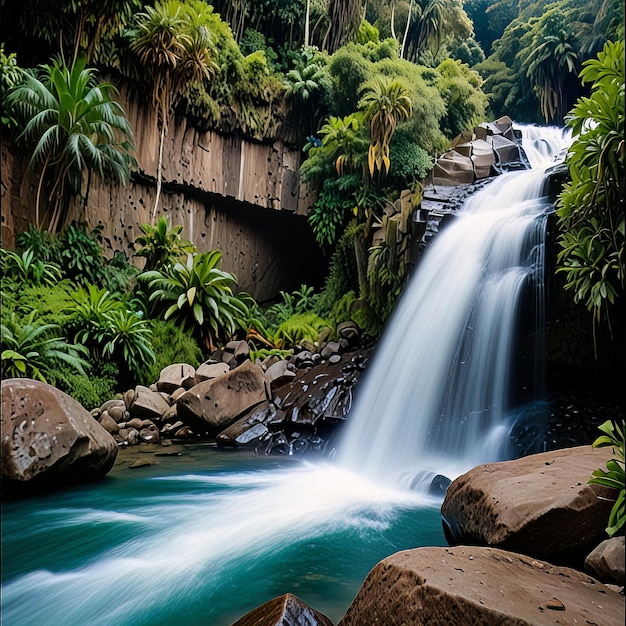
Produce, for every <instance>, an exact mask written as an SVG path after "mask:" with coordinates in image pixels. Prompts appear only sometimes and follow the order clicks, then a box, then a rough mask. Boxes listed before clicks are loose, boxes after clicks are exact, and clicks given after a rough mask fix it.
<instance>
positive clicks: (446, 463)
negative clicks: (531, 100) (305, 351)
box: [339, 127, 567, 486]
mask: <svg viewBox="0 0 626 626" xmlns="http://www.w3.org/2000/svg"><path fill="white" fill-rule="evenodd" d="M522 137H523V147H524V149H525V151H526V153H527V156H528V159H529V161H530V163H531V166H532V167H533V169H532V170H525V171H518V172H511V173H508V174H504V175H502V176H500V177H499V178H497V179H495V180H494V181H493V182H491V183H490V184H489V185H487V186H486V187H484V188H483V189H482V190H480V191H478V192H477V193H476V194H474V195H473V196H471V197H470V199H469V200H468V201H467V202H466V203H465V205H464V207H463V209H462V210H461V211H460V213H459V215H458V217H457V218H456V219H455V220H454V222H453V223H452V224H451V225H450V226H448V227H447V228H446V229H445V230H444V231H443V232H442V233H440V234H439V236H438V238H437V240H436V242H435V243H434V244H433V245H432V246H431V248H430V249H429V250H428V251H427V253H426V254H425V255H424V258H423V259H422V261H421V263H420V265H419V268H418V270H417V272H416V274H415V275H414V276H413V277H412V279H411V280H410V283H409V285H408V286H407V288H406V289H405V293H404V294H403V296H402V299H401V301H400V303H399V306H398V308H397V310H396V312H395V313H394V315H393V317H392V319H391V320H390V323H389V324H388V327H387V330H386V334H385V336H384V337H383V340H382V341H381V342H380V344H379V347H378V348H377V353H376V355H375V358H374V359H373V363H372V364H371V365H370V367H369V368H368V371H367V374H366V378H365V381H364V385H363V386H362V388H361V389H360V390H359V396H358V398H357V402H356V404H355V406H354V408H353V410H352V412H351V416H350V421H349V424H348V427H347V432H346V434H345V437H344V439H343V440H342V442H341V452H340V455H339V462H340V463H342V464H343V465H344V466H346V467H349V468H351V469H353V470H355V471H358V472H360V473H361V474H364V475H367V476H369V477H370V478H372V479H375V480H378V481H382V482H384V483H385V484H394V483H399V484H400V485H402V486H411V485H412V484H413V486H415V482H416V481H418V482H419V481H420V477H423V475H424V473H425V472H426V474H428V473H429V472H430V473H431V474H430V475H432V473H435V472H442V471H443V472H445V473H446V475H447V476H453V477H454V476H457V475H458V474H460V473H462V472H463V471H466V470H467V469H469V468H470V467H471V466H474V465H476V464H478V463H481V462H485V461H492V460H497V459H501V458H504V457H506V456H508V455H509V454H510V452H509V450H508V449H507V445H508V439H509V438H508V433H509V430H510V426H511V424H510V421H509V420H508V419H507V418H508V414H509V412H510V410H511V409H512V408H513V407H512V406H511V403H510V394H511V367H512V364H513V356H514V354H513V349H514V343H515V337H516V335H515V333H516V322H517V318H518V308H519V302H520V296H521V295H522V294H523V293H524V291H526V290H528V288H529V286H530V287H531V291H532V292H533V293H532V295H533V296H534V297H535V298H536V299H537V308H538V309H539V313H540V312H541V310H542V306H541V289H542V272H543V249H544V241H543V238H544V233H545V221H546V216H547V212H548V211H549V209H550V208H551V207H552V203H551V200H550V199H549V198H547V197H545V192H544V183H545V180H546V174H545V173H544V170H543V168H544V167H546V166H547V165H549V164H551V163H553V162H554V157H555V155H556V154H558V153H560V152H562V150H563V149H564V148H565V147H566V146H567V137H566V135H565V134H564V133H563V131H561V130H559V129H541V131H539V130H538V129H536V128H535V127H525V128H523V129H522ZM538 323H539V324H540V323H541V320H538ZM526 391H527V392H528V394H527V395H528V396H529V397H528V398H527V399H528V400H529V401H532V400H537V399H538V398H537V397H536V391H538V390H535V393H533V390H526ZM534 410H535V411H536V410H537V407H536V406H535V407H534Z"/></svg>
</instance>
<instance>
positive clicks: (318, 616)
mask: <svg viewBox="0 0 626 626" xmlns="http://www.w3.org/2000/svg"><path fill="white" fill-rule="evenodd" d="M291 625H293V626H333V623H332V622H331V621H330V620H329V619H328V618H327V617H326V616H325V615H323V614H322V613H319V612H318V611H316V610H314V609H312V608H311V607H310V606H308V605H307V604H305V603H304V602H302V600H300V599H299V598H298V597H297V596H294V595H293V594H291V593H287V594H285V595H284V596H280V597H279V598H274V599H273V600H270V601H269V602H266V603H265V604H262V605H261V606H259V607H257V608H256V609H253V610H252V611H250V612H249V613H246V614H245V615H244V616H243V617H242V618H240V619H238V620H237V621H236V622H235V623H234V624H233V626H291Z"/></svg>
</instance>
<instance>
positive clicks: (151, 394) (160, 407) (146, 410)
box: [129, 385, 170, 419]
mask: <svg viewBox="0 0 626 626" xmlns="http://www.w3.org/2000/svg"><path fill="white" fill-rule="evenodd" d="M169 408H170V405H169V404H168V403H167V402H166V401H165V400H164V399H163V396H161V395H160V394H159V393H158V392H156V391H152V390H151V389H149V388H148V387H144V386H143V385H137V386H136V387H135V395H134V398H133V402H132V404H131V406H130V407H129V411H130V414H131V415H132V416H133V417H141V418H147V419H160V418H161V416H162V415H163V413H165V412H166V411H167V410H168V409H169Z"/></svg>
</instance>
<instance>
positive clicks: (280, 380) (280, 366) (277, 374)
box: [265, 360, 296, 391]
mask: <svg viewBox="0 0 626 626" xmlns="http://www.w3.org/2000/svg"><path fill="white" fill-rule="evenodd" d="M294 369H295V368H294V366H293V364H292V363H289V361H287V360H281V361H277V362H276V363H274V364H273V365H270V367H268V368H267V370H265V379H266V380H267V382H268V383H269V385H270V388H271V390H272V391H275V390H276V389H278V388H279V387H281V386H282V385H284V384H285V383H288V382H289V381H291V380H293V379H294V378H295V377H296V372H295V371H294Z"/></svg>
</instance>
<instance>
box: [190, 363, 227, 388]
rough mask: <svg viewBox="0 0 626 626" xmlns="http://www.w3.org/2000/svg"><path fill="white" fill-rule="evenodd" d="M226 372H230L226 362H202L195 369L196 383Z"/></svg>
mask: <svg viewBox="0 0 626 626" xmlns="http://www.w3.org/2000/svg"><path fill="white" fill-rule="evenodd" d="M228 372H230V367H228V365H226V363H202V365H200V366H199V367H198V369H197V370H196V385H197V384H198V383H201V382H204V381H205V380H211V379H213V378H218V377H219V376H223V375H224V374H228Z"/></svg>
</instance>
